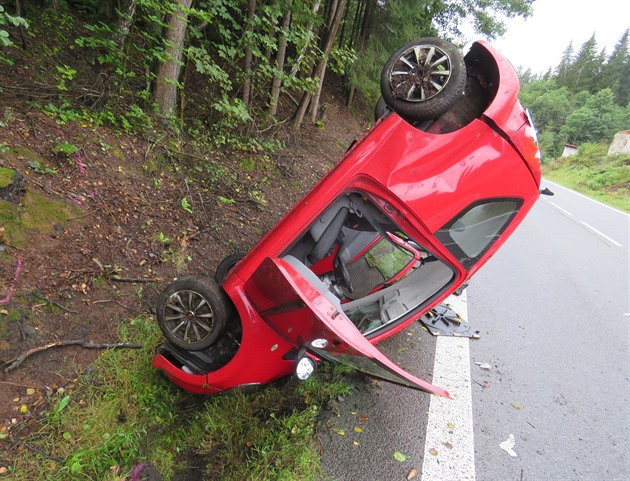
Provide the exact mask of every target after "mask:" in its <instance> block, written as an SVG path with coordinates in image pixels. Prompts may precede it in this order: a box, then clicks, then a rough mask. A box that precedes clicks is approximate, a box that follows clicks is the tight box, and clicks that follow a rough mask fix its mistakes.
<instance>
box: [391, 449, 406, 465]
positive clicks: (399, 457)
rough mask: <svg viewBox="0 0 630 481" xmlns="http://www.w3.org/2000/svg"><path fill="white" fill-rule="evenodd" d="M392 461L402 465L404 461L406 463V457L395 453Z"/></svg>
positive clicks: (398, 452) (397, 452)
mask: <svg viewBox="0 0 630 481" xmlns="http://www.w3.org/2000/svg"><path fill="white" fill-rule="evenodd" d="M394 459H395V460H396V461H398V462H399V463H404V462H405V461H407V455H406V454H403V453H401V452H400V451H396V452H395V453H394Z"/></svg>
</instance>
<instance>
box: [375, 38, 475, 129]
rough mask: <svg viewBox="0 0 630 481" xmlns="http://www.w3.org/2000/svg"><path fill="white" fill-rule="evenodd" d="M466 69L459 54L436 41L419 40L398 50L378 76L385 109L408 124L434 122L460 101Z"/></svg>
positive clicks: (441, 42)
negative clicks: (431, 120) (393, 112)
mask: <svg viewBox="0 0 630 481" xmlns="http://www.w3.org/2000/svg"><path fill="white" fill-rule="evenodd" d="M465 83H466V65H465V63H464V57H463V55H462V54H461V52H460V51H459V50H458V49H457V48H456V47H455V46H454V45H452V44H450V43H449V42H446V41H444V40H442V39H439V38H432V37H428V38H420V39H418V40H414V41H413V42H410V43H408V44H407V45H405V46H403V47H401V48H400V49H398V50H397V51H396V52H394V54H393V55H392V56H391V57H390V58H389V60H387V62H386V63H385V66H384V67H383V71H382V73H381V93H382V94H383V98H384V99H385V102H386V103H387V105H388V106H389V107H390V108H391V109H392V110H394V111H395V112H397V113H398V114H399V115H400V116H401V117H404V118H405V119H407V120H409V121H422V120H430V119H435V118H438V117H439V116H440V115H443V114H445V113H446V112H448V111H449V110H450V109H451V108H452V107H453V106H454V105H455V104H456V103H457V101H458V100H459V99H460V98H461V97H462V95H463V93H464V85H465Z"/></svg>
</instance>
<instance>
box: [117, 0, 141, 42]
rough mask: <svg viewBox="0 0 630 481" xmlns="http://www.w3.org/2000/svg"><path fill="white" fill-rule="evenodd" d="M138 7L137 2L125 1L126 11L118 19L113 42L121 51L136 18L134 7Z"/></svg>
mask: <svg viewBox="0 0 630 481" xmlns="http://www.w3.org/2000/svg"><path fill="white" fill-rule="evenodd" d="M137 6H138V0H127V2H126V9H125V11H124V12H122V11H121V12H120V13H119V15H120V18H119V19H118V31H117V32H116V33H115V34H114V38H113V40H114V42H116V45H118V48H119V49H120V50H121V51H122V49H123V47H124V45H125V40H126V39H127V36H128V35H129V30H131V25H133V20H134V17H135V16H136V7H137Z"/></svg>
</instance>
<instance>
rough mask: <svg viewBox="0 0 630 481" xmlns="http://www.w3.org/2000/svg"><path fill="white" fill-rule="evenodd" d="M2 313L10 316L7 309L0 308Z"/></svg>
mask: <svg viewBox="0 0 630 481" xmlns="http://www.w3.org/2000/svg"><path fill="white" fill-rule="evenodd" d="M0 314H2V315H4V316H8V315H9V311H7V310H6V309H2V310H0Z"/></svg>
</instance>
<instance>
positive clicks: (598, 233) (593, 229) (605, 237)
mask: <svg viewBox="0 0 630 481" xmlns="http://www.w3.org/2000/svg"><path fill="white" fill-rule="evenodd" d="M580 224H582V225H583V226H584V227H586V228H588V229H590V230H592V231H593V232H594V233H595V234H597V235H598V236H600V237H603V238H604V239H606V240H607V241H609V242H612V243H613V244H615V245H616V246H617V247H623V246H622V245H621V244H620V243H619V242H617V241H616V240H614V239H611V238H610V237H608V236H607V235H606V234H604V233H603V232H600V231H598V230H597V229H596V228H595V227H593V226H590V225H588V224H587V223H586V222H584V221H583V220H581V221H580Z"/></svg>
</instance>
